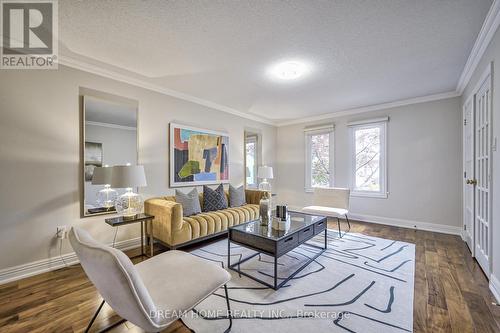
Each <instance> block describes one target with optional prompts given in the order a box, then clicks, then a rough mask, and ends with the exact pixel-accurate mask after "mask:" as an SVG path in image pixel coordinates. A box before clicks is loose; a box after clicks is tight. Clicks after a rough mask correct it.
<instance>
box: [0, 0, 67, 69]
mask: <svg viewBox="0 0 500 333" xmlns="http://www.w3.org/2000/svg"><path fill="white" fill-rule="evenodd" d="M0 5H1V6H0V7H1V15H0V16H1V18H2V24H1V31H2V33H1V34H2V48H1V62H0V68H2V69H57V50H58V47H57V46H58V45H57V44H58V38H57V37H58V36H57V32H58V29H57V28H58V27H57V0H38V1H36V0H32V1H20V0H1V1H0Z"/></svg>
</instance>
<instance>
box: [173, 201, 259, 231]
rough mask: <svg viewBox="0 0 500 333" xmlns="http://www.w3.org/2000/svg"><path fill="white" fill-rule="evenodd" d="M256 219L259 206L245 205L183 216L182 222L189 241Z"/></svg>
mask: <svg viewBox="0 0 500 333" xmlns="http://www.w3.org/2000/svg"><path fill="white" fill-rule="evenodd" d="M257 218H259V205H252V204H246V205H243V206H241V207H235V208H228V209H223V210H218V211H214V212H207V213H201V214H197V215H193V216H189V217H187V216H185V217H184V218H183V220H184V222H186V223H187V224H189V229H190V231H191V239H196V238H199V237H204V236H208V235H211V234H216V233H219V232H221V231H225V230H227V228H229V227H231V226H233V225H238V224H241V223H245V222H248V221H251V220H254V219H257Z"/></svg>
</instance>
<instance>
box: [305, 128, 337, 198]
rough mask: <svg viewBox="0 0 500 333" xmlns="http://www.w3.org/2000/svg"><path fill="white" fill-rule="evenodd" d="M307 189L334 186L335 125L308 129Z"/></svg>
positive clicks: (306, 131)
mask: <svg viewBox="0 0 500 333" xmlns="http://www.w3.org/2000/svg"><path fill="white" fill-rule="evenodd" d="M305 137H306V181H305V189H306V191H312V189H313V188H314V187H328V186H333V126H326V127H324V126H323V127H321V128H314V129H306V130H305Z"/></svg>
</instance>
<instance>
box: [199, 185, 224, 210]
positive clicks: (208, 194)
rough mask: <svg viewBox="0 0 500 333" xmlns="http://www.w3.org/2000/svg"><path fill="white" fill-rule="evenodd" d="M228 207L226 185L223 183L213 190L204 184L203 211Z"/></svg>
mask: <svg viewBox="0 0 500 333" xmlns="http://www.w3.org/2000/svg"><path fill="white" fill-rule="evenodd" d="M226 208H227V199H226V194H225V193H224V187H223V186H222V184H220V185H219V186H217V188H216V189H215V191H214V190H212V189H211V188H210V187H208V186H206V185H204V186H203V211H204V212H213V211H215V210H221V209H226Z"/></svg>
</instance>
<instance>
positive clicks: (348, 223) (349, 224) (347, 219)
mask: <svg viewBox="0 0 500 333" xmlns="http://www.w3.org/2000/svg"><path fill="white" fill-rule="evenodd" d="M345 219H346V221H347V225H348V226H349V231H351V223H350V222H349V218H348V217H347V214H345Z"/></svg>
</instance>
